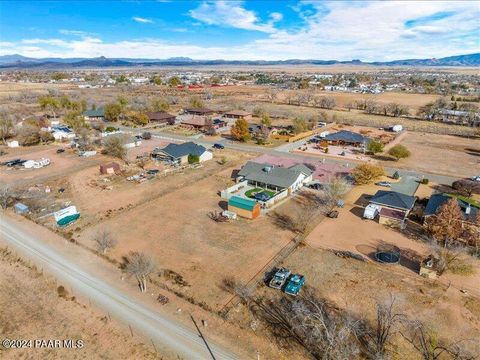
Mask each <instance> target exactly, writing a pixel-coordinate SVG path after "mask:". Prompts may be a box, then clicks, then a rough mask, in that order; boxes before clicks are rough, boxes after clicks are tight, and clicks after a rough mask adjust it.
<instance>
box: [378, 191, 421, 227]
mask: <svg viewBox="0 0 480 360" xmlns="http://www.w3.org/2000/svg"><path fill="white" fill-rule="evenodd" d="M415 201H416V198H415V196H411V195H406V194H402V193H399V192H396V191H386V190H379V191H377V192H376V194H375V195H373V196H372V197H371V198H370V204H373V205H376V206H377V207H378V209H379V215H380V217H379V223H380V224H392V223H394V224H399V223H402V222H403V221H404V220H405V219H406V218H407V216H408V214H409V212H410V211H411V210H412V208H413V205H415Z"/></svg>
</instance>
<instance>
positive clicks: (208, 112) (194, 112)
mask: <svg viewBox="0 0 480 360" xmlns="http://www.w3.org/2000/svg"><path fill="white" fill-rule="evenodd" d="M184 113H185V114H190V115H201V116H208V115H213V114H214V113H215V111H213V110H211V109H207V108H188V109H185V110H184Z"/></svg>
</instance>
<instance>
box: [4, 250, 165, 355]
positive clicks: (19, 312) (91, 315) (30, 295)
mask: <svg viewBox="0 0 480 360" xmlns="http://www.w3.org/2000/svg"><path fill="white" fill-rule="evenodd" d="M0 281H1V283H2V291H1V293H0V307H1V308H2V311H1V312H0V323H1V324H2V325H1V326H0V336H1V337H2V339H4V338H8V339H46V340H48V339H73V340H83V342H84V347H83V348H81V349H10V350H5V349H4V348H3V347H0V358H2V359H58V358H63V359H94V358H98V357H99V356H101V357H102V358H103V359H132V358H136V359H158V358H160V356H159V355H156V354H155V352H154V349H153V348H148V346H146V345H144V344H142V341H143V339H141V338H139V337H137V336H135V337H134V338H132V337H131V335H130V333H129V330H128V328H127V327H126V326H125V325H120V324H119V323H117V322H115V321H110V320H109V319H108V317H107V316H106V314H104V313H101V312H100V311H98V310H96V309H94V308H91V307H87V306H85V305H83V304H81V303H80V302H78V300H76V299H73V300H72V298H71V295H70V294H68V295H67V296H66V297H60V296H59V295H58V291H57V288H58V286H59V284H57V283H56V282H55V281H54V280H53V279H51V278H49V277H47V276H46V275H43V274H42V273H41V272H39V271H38V270H37V269H36V268H35V267H32V266H31V265H29V264H28V263H26V262H24V261H22V260H20V258H18V257H17V256H16V255H15V254H14V253H11V252H10V251H8V250H5V248H1V249H0ZM100 354H101V355H100ZM163 358H165V357H163Z"/></svg>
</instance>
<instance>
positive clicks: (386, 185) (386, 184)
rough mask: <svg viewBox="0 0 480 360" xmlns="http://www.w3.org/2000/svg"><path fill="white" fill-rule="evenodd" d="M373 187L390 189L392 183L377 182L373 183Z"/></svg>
mask: <svg viewBox="0 0 480 360" xmlns="http://www.w3.org/2000/svg"><path fill="white" fill-rule="evenodd" d="M375 185H377V186H383V187H391V186H392V183H391V182H388V181H379V182H377V183H375Z"/></svg>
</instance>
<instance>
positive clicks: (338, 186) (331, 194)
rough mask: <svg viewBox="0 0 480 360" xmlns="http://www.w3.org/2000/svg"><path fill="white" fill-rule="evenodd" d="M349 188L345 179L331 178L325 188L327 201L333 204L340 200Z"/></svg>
mask: <svg viewBox="0 0 480 360" xmlns="http://www.w3.org/2000/svg"><path fill="white" fill-rule="evenodd" d="M351 188H352V186H351V185H350V183H349V182H348V181H347V180H345V178H343V177H340V176H335V177H333V178H332V179H331V180H330V183H329V184H328V185H327V186H326V188H325V195H326V198H327V201H329V202H330V203H331V204H335V203H336V202H337V201H338V200H340V199H342V198H343V197H344V196H345V195H346V194H347V193H348V192H349V191H350V189H351Z"/></svg>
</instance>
